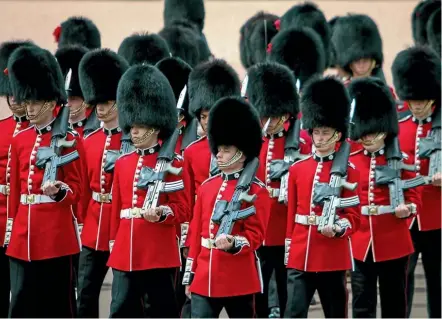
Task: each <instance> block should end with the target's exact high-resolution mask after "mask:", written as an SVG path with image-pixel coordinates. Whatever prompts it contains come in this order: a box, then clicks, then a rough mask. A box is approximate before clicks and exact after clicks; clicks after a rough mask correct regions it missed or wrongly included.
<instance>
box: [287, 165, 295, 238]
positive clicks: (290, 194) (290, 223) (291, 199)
mask: <svg viewBox="0 0 442 319" xmlns="http://www.w3.org/2000/svg"><path fill="white" fill-rule="evenodd" d="M297 202H298V198H297V195H296V168H295V166H292V167H290V169H289V186H288V189H287V205H288V208H287V229H286V233H285V238H286V240H291V239H292V234H293V228H294V220H295V215H296V208H297V207H296V206H297Z"/></svg>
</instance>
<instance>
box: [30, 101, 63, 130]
mask: <svg viewBox="0 0 442 319" xmlns="http://www.w3.org/2000/svg"><path fill="white" fill-rule="evenodd" d="M55 104H56V103H55V102H48V101H26V102H24V103H23V105H24V106H25V107H26V116H27V117H28V119H29V122H30V123H31V124H35V125H40V124H46V123H47V122H49V121H50V120H51V119H52V118H53V115H52V112H53V111H54V108H55Z"/></svg>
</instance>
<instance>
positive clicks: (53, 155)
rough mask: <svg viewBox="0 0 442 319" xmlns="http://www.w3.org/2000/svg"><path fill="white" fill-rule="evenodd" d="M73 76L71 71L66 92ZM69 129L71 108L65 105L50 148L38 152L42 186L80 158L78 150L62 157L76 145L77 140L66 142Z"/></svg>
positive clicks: (61, 108)
mask: <svg viewBox="0 0 442 319" xmlns="http://www.w3.org/2000/svg"><path fill="white" fill-rule="evenodd" d="M71 76H72V70H69V72H68V74H67V75H66V81H65V89H66V90H68V89H69V84H70V81H71ZM68 128H69V108H68V107H67V106H65V105H64V106H62V107H60V111H59V113H58V116H57V118H56V119H55V121H54V125H53V127H52V136H51V144H50V146H49V147H46V146H44V147H39V148H38V150H37V161H36V163H35V166H37V167H38V168H40V169H43V168H44V169H45V172H44V175H43V181H42V186H43V185H44V184H45V183H46V181H55V180H57V171H58V168H59V167H60V166H64V165H67V164H69V163H71V162H73V161H75V160H76V159H78V158H79V157H80V155H79V154H78V151H77V150H75V151H73V152H71V153H69V154H66V155H61V153H62V149H63V148H65V147H73V146H75V144H76V141H75V140H72V141H67V140H66V135H67V131H68Z"/></svg>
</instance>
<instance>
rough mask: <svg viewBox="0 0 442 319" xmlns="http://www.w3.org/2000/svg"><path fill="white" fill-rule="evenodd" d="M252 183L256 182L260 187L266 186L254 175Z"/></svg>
mask: <svg viewBox="0 0 442 319" xmlns="http://www.w3.org/2000/svg"><path fill="white" fill-rule="evenodd" d="M253 183H255V184H257V185H258V186H260V187H262V188H266V184H264V183H263V182H262V181H261V180H260V179H259V178H258V177H256V176H255V178H254V179H253Z"/></svg>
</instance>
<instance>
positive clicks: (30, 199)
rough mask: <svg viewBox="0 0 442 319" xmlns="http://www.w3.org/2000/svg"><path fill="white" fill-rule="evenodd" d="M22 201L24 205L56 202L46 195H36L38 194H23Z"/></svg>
mask: <svg viewBox="0 0 442 319" xmlns="http://www.w3.org/2000/svg"><path fill="white" fill-rule="evenodd" d="M20 203H22V204H23V205H36V204H45V203H55V200H53V199H52V198H50V197H49V196H46V195H36V194H30V195H28V194H21V195H20Z"/></svg>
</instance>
